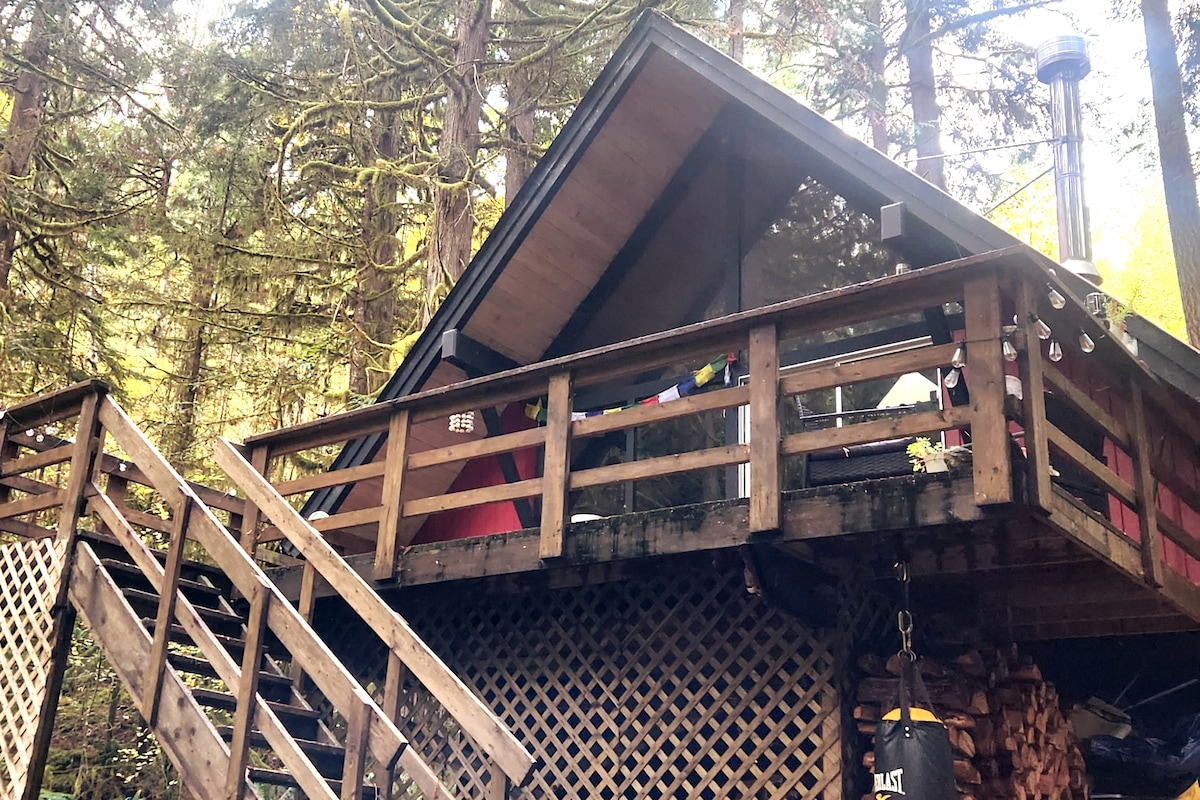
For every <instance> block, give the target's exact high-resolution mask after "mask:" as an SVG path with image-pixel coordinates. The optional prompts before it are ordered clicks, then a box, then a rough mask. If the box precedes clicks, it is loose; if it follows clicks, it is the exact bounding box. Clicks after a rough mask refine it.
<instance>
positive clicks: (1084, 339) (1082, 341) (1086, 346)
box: [1079, 331, 1096, 353]
mask: <svg viewBox="0 0 1200 800" xmlns="http://www.w3.org/2000/svg"><path fill="white" fill-rule="evenodd" d="M1079 349H1080V350H1082V351H1083V352H1085V353H1090V352H1092V351H1093V350H1095V349H1096V343H1095V342H1093V341H1092V337H1090V336H1088V335H1087V332H1086V331H1080V332H1079Z"/></svg>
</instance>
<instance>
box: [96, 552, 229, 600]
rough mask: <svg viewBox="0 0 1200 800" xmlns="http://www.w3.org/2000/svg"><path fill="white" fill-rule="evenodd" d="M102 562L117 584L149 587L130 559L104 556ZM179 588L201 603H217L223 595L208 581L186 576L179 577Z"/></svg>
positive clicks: (148, 583)
mask: <svg viewBox="0 0 1200 800" xmlns="http://www.w3.org/2000/svg"><path fill="white" fill-rule="evenodd" d="M100 563H101V564H103V565H104V568H105V569H107V570H108V572H109V574H111V575H112V576H113V580H114V581H116V583H117V586H119V587H121V588H141V587H149V586H150V581H149V580H148V579H147V578H146V576H145V575H143V574H142V571H141V570H140V569H138V568H137V567H136V566H135V565H133V564H131V563H129V562H128V561H120V560H118V559H115V558H102V559H100ZM130 583H138V584H140V585H141V586H139V587H131V586H130ZM179 588H180V589H181V590H183V594H184V596H186V597H187V599H189V600H191V601H192V602H193V603H197V604H200V605H205V606H211V605H214V604H215V603H216V600H217V598H218V597H220V596H221V590H220V589H218V588H217V587H215V586H209V585H208V584H206V583H200V582H198V581H189V580H187V579H186V578H180V579H179Z"/></svg>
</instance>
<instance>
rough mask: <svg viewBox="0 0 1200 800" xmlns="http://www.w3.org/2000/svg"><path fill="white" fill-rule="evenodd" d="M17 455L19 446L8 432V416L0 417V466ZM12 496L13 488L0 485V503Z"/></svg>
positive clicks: (5, 501)
mask: <svg viewBox="0 0 1200 800" xmlns="http://www.w3.org/2000/svg"><path fill="white" fill-rule="evenodd" d="M16 457H17V446H16V444H14V443H13V441H12V440H11V439H10V438H9V434H8V417H7V416H5V417H3V418H0V467H3V466H4V462H6V461H11V460H12V459H15V458H16ZM10 497H12V489H10V488H8V487H7V486H4V485H0V503H7V502H8V500H9V498H10Z"/></svg>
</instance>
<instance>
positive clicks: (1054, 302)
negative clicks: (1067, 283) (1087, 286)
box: [1046, 284, 1067, 309]
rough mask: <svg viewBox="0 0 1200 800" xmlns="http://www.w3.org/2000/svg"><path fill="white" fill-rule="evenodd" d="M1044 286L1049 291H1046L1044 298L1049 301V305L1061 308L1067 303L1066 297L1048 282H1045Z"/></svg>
mask: <svg viewBox="0 0 1200 800" xmlns="http://www.w3.org/2000/svg"><path fill="white" fill-rule="evenodd" d="M1046 288H1047V289H1049V290H1050V291H1048V292H1046V299H1047V300H1049V301H1050V305H1051V306H1053V307H1054V308H1056V309H1058V308H1063V307H1064V306H1066V304H1067V298H1065V297H1063V296H1062V292H1060V291H1059V290H1058V289H1055V288H1054V287H1053V286H1051V285H1050V284H1046Z"/></svg>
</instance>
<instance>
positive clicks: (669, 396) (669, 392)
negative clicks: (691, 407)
mask: <svg viewBox="0 0 1200 800" xmlns="http://www.w3.org/2000/svg"><path fill="white" fill-rule="evenodd" d="M679 395H680V392H679V387H678V386H672V387H671V388H670V389H666V390H664V391H661V392H659V393H658V402H660V403H669V402H671V401H672V400H678V399H679Z"/></svg>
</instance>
